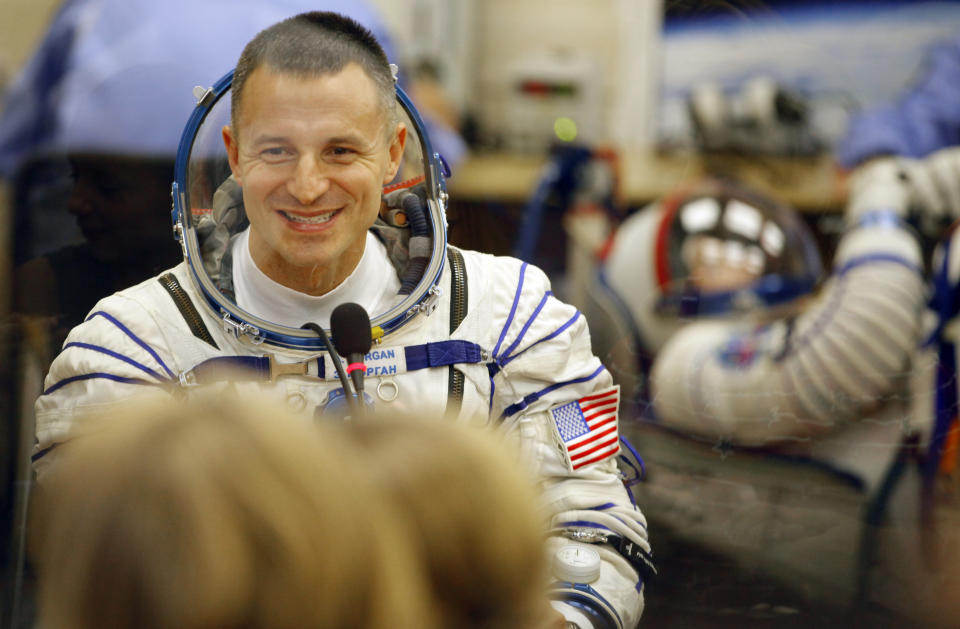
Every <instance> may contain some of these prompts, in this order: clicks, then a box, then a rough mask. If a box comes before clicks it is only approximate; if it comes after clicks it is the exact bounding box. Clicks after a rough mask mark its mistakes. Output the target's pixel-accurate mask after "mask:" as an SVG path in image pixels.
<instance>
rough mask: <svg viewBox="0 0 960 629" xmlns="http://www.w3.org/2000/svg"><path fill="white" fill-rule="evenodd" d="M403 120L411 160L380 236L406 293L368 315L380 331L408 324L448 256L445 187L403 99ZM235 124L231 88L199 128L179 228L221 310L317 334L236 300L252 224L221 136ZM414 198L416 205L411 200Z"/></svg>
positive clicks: (390, 194)
mask: <svg viewBox="0 0 960 629" xmlns="http://www.w3.org/2000/svg"><path fill="white" fill-rule="evenodd" d="M397 114H398V117H399V120H400V122H401V123H403V124H404V125H405V127H406V129H407V137H406V143H405V146H404V154H403V156H402V160H401V165H400V169H399V171H398V173H397V176H396V177H395V178H394V180H393V181H391V182H390V184H389V185H387V186H385V187H384V189H383V192H384V196H383V202H382V204H381V210H380V216H379V218H378V219H377V221H376V223H375V224H374V226H373V231H374V232H375V234H376V235H378V236H379V237H380V240H381V241H382V242H383V243H384V245H385V247H386V250H387V254H388V257H389V258H390V261H391V262H392V263H393V267H394V270H395V271H396V273H397V275H398V278H399V279H400V281H401V291H400V292H399V293H398V296H397V299H396V300H394V301H393V302H392V303H393V305H391V306H390V307H389V308H388V309H387V310H386V311H384V312H377V313H375V312H371V313H369V314H370V318H371V321H372V323H373V324H374V325H375V326H376V325H382V324H384V323H385V322H390V321H394V320H396V319H398V318H400V319H403V318H405V317H406V316H407V315H406V313H407V312H409V311H410V310H411V308H412V307H414V306H415V305H416V304H417V303H419V301H420V300H421V299H422V298H423V297H424V295H425V294H426V292H427V291H428V290H429V288H430V287H431V285H432V284H433V283H434V281H435V279H436V278H437V277H438V276H439V271H440V269H441V268H442V257H443V256H442V255H438V253H441V254H442V252H443V250H444V249H445V244H446V242H445V218H444V205H443V203H442V200H441V199H442V195H441V185H442V182H440V181H438V177H439V173H438V168H437V167H436V166H433V164H434V162H431V161H429V160H428V159H426V157H427V155H429V154H430V150H429V143H428V142H427V140H426V138H425V136H424V134H423V131H422V129H421V127H420V125H419V124H418V122H419V119H418V117H417V116H416V114H415V112H412V111H410V110H408V109H407V106H406V104H405V101H404V99H400V98H398V104H397ZM229 123H230V90H229V89H225V90H224V91H223V93H222V94H220V95H219V96H218V97H217V98H216V100H215V101H214V102H213V103H212V104H211V105H209V106H208V108H207V110H206V114H205V115H204V117H203V118H202V120H201V122H200V123H199V125H198V126H197V127H196V131H195V132H194V134H193V141H192V144H191V146H190V149H189V156H188V158H187V161H186V169H185V172H186V177H185V178H184V180H183V181H181V180H179V179H178V182H177V183H178V187H179V189H180V190H181V191H182V192H181V193H182V196H181V199H180V204H181V209H180V222H181V224H182V227H183V231H184V251H185V255H186V257H187V261H188V263H189V264H190V265H191V267H192V269H193V271H194V274H195V275H196V276H197V278H198V279H199V281H200V284H201V286H202V288H203V289H204V292H206V293H207V295H208V297H210V298H211V299H213V300H214V301H216V302H217V304H218V305H219V306H220V309H221V310H222V311H226V312H229V313H230V314H231V316H234V317H235V318H239V319H240V320H242V321H245V322H248V323H251V324H252V325H255V326H257V327H258V328H262V327H267V328H268V329H270V327H271V326H273V327H274V328H281V329H282V331H283V333H293V334H296V335H300V334H308V335H309V334H312V333H305V332H302V331H300V330H294V329H293V328H289V327H283V326H276V325H275V324H274V323H273V322H269V321H264V320H260V319H258V318H257V317H256V316H255V315H253V314H252V313H248V312H244V311H243V310H242V309H240V307H239V305H237V304H236V303H235V301H234V298H233V290H232V266H231V259H232V253H231V248H232V246H233V243H234V241H235V239H236V238H237V237H238V236H239V235H240V234H241V233H242V232H243V231H244V230H246V229H247V228H248V227H249V226H250V223H249V221H248V220H247V217H246V213H245V211H244V206H243V192H242V189H241V188H240V186H239V185H238V184H237V183H236V181H235V180H234V179H233V177H232V176H231V171H230V165H229V161H228V158H227V152H226V148H225V146H224V143H223V138H222V129H223V127H224V126H226V125H229ZM178 175H179V173H178ZM411 193H412V196H413V197H415V202H411V199H409V198H408V197H411ZM414 310H415V309H414ZM221 314H222V313H221Z"/></svg>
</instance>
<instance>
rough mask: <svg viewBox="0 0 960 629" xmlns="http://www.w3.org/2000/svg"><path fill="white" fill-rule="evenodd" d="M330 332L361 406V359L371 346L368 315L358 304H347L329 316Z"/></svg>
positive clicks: (340, 306)
mask: <svg viewBox="0 0 960 629" xmlns="http://www.w3.org/2000/svg"><path fill="white" fill-rule="evenodd" d="M330 331H331V332H333V345H334V347H336V348H337V351H338V352H340V355H341V356H345V357H346V358H347V363H348V364H347V373H348V374H349V375H350V378H351V379H352V380H353V388H354V390H355V391H356V393H357V398H358V399H359V402H360V406H361V407H362V406H363V403H364V402H363V376H364V375H365V374H366V372H367V366H366V365H364V364H363V358H364V356H365V355H366V354H367V352H369V351H370V347H371V345H373V335H372V334H371V332H370V315H368V314H367V311H366V310H364V308H363V306H361V305H360V304H355V303H353V302H347V303H344V304H340V305H339V306H337V307H336V308H334V309H333V313H331V315H330Z"/></svg>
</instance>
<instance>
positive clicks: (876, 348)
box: [601, 163, 927, 446]
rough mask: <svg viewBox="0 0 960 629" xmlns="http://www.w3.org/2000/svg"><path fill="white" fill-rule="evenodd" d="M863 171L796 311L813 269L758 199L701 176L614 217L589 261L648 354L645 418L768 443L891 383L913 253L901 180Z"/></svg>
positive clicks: (730, 439)
mask: <svg viewBox="0 0 960 629" xmlns="http://www.w3.org/2000/svg"><path fill="white" fill-rule="evenodd" d="M890 165H891V167H892V163H891V164H890ZM865 176H866V175H865V174H864V173H861V174H860V175H859V176H858V180H857V181H855V187H856V190H854V193H853V198H855V201H853V202H852V204H851V208H850V210H849V211H848V219H849V220H848V228H847V231H846V233H845V234H844V236H843V238H842V239H841V241H840V243H839V245H838V247H837V251H836V253H835V256H834V270H833V273H832V274H831V275H830V276H829V277H828V279H827V280H826V282H825V283H824V284H823V286H822V287H821V288H820V290H819V294H818V295H817V297H816V298H815V300H812V301H803V302H802V307H800V303H801V302H800V298H803V297H805V296H806V295H807V294H808V293H810V292H812V290H813V288H814V287H815V285H816V283H817V282H818V279H819V276H820V272H819V264H818V262H817V260H816V256H817V254H816V249H815V245H814V243H813V240H812V237H811V236H810V234H809V232H808V230H807V229H806V228H805V226H804V225H803V224H802V223H801V222H800V221H799V219H798V218H797V217H796V216H794V215H792V214H791V213H790V212H789V211H786V210H785V209H782V208H778V207H777V206H776V205H773V204H771V203H770V202H769V201H767V200H763V199H758V198H751V197H750V195H749V193H746V192H745V191H743V190H736V189H731V188H726V187H723V186H720V187H718V186H716V185H715V184H714V185H711V186H709V187H707V188H706V189H701V190H699V191H694V192H692V193H691V192H688V191H685V192H684V193H683V194H682V195H680V196H679V197H678V198H677V199H671V200H668V201H666V202H663V203H661V204H658V205H657V206H655V207H652V208H647V209H645V210H644V211H643V212H641V213H639V214H637V215H635V217H632V218H630V219H628V220H627V221H626V222H625V223H624V224H623V225H622V226H621V227H620V228H619V230H618V231H617V233H616V235H615V238H614V240H613V244H612V247H611V250H610V253H609V255H608V257H607V259H606V261H605V265H604V269H603V271H604V276H605V280H606V284H607V285H608V286H609V287H610V289H612V291H613V292H614V293H615V295H617V299H618V300H619V301H620V302H621V303H622V306H623V307H622V309H621V311H622V312H628V313H630V315H631V319H630V321H631V324H632V325H634V326H635V329H636V330H637V337H638V338H639V339H640V342H642V343H643V344H644V348H643V349H641V350H640V351H641V352H643V351H645V352H646V353H647V354H648V356H649V357H650V359H651V361H652V368H651V369H650V372H649V374H648V376H649V389H648V390H646V391H645V393H646V394H647V395H648V396H649V398H648V400H647V402H649V404H650V408H649V409H648V410H649V412H650V415H651V417H652V418H653V420H654V421H656V422H659V423H660V424H661V425H663V426H666V427H669V428H673V429H676V430H678V431H680V432H681V433H683V434H687V435H693V436H698V437H702V438H705V439H707V440H712V441H723V442H727V443H731V444H738V445H747V446H769V445H782V444H784V443H789V442H791V441H796V440H806V439H807V438H808V437H811V436H822V435H823V434H824V433H826V432H828V431H830V430H831V429H832V428H834V427H835V426H836V425H837V424H843V423H846V422H849V421H852V420H856V419H859V418H860V417H862V416H863V413H864V412H865V411H867V410H869V409H870V408H872V407H874V406H875V405H877V404H878V403H880V402H881V401H882V400H884V399H888V398H890V397H891V396H893V395H895V394H896V393H898V392H901V391H903V385H904V382H903V379H904V377H905V375H906V374H908V373H909V371H910V368H911V361H912V360H913V358H914V357H915V355H916V353H917V349H918V346H919V345H920V341H921V336H922V321H923V316H922V313H923V311H924V309H925V306H926V299H927V294H926V280H925V278H924V273H923V258H922V252H921V247H920V242H919V240H918V237H917V234H916V232H915V231H914V230H913V229H912V228H911V227H910V226H908V224H907V223H906V221H905V220H904V219H905V217H906V214H905V208H906V207H907V205H908V204H909V201H910V200H909V199H908V198H907V197H906V196H905V195H907V194H909V191H908V190H907V186H903V185H901V184H900V183H898V178H897V175H896V174H895V173H893V172H890V174H889V179H888V181H889V183H884V178H885V177H887V175H886V174H882V175H881V174H877V173H874V174H873V175H871V181H870V182H866V181H863V180H864V178H865ZM900 207H902V208H904V211H903V212H898V211H896V210H897V208H900ZM638 242H648V243H653V244H652V245H651V246H647V247H641V246H637V243H638ZM651 258H652V260H651ZM644 270H646V272H644ZM638 271H639V272H638ZM643 278H648V279H647V281H646V283H645V286H644V287H643V288H641V287H640V286H639V285H640V284H644V280H643ZM731 315H735V316H731ZM601 355H603V354H602V353H601Z"/></svg>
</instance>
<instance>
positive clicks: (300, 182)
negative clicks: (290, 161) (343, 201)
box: [287, 155, 330, 205]
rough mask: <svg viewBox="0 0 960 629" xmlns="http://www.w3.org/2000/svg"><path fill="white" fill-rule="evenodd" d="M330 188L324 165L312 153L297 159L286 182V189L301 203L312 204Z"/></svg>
mask: <svg viewBox="0 0 960 629" xmlns="http://www.w3.org/2000/svg"><path fill="white" fill-rule="evenodd" d="M329 189H330V178H329V176H328V174H327V173H326V169H325V165H324V164H323V163H322V162H320V161H319V160H317V159H316V158H315V157H313V156H312V155H305V156H303V157H301V158H300V159H299V160H298V161H297V168H296V171H295V172H294V173H293V177H291V178H290V180H289V181H288V182H287V190H288V191H289V192H290V194H291V195H293V197H294V198H295V199H296V200H297V201H299V202H300V204H301V205H312V204H313V203H314V202H315V201H316V200H317V199H319V198H320V197H321V196H323V194H324V193H326V192H327V190H329Z"/></svg>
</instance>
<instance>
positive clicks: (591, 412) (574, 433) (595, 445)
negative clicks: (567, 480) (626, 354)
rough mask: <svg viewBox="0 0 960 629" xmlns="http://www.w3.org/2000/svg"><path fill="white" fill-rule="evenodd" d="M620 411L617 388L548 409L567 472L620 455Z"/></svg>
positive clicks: (618, 388) (618, 390)
mask: <svg viewBox="0 0 960 629" xmlns="http://www.w3.org/2000/svg"><path fill="white" fill-rule="evenodd" d="M619 409H620V387H619V385H618V386H615V387H612V388H610V389H607V390H606V391H599V392H597V393H592V394H590V395H587V396H585V397H582V398H580V399H579V400H574V401H573V402H567V403H566V404H561V405H560V406H554V407H553V408H551V409H550V417H551V419H552V420H553V430H554V435H555V436H556V437H557V438H558V440H559V445H560V454H561V455H562V456H563V458H564V460H565V461H566V463H567V468H568V469H569V470H571V471H575V470H578V469H580V468H581V467H584V466H586V465H590V464H591V463H596V462H597V461H602V460H603V459H606V458H608V457H610V456H613V455H615V454H617V453H618V452H620V435H619V434H618V432H617V412H618V411H619Z"/></svg>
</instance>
